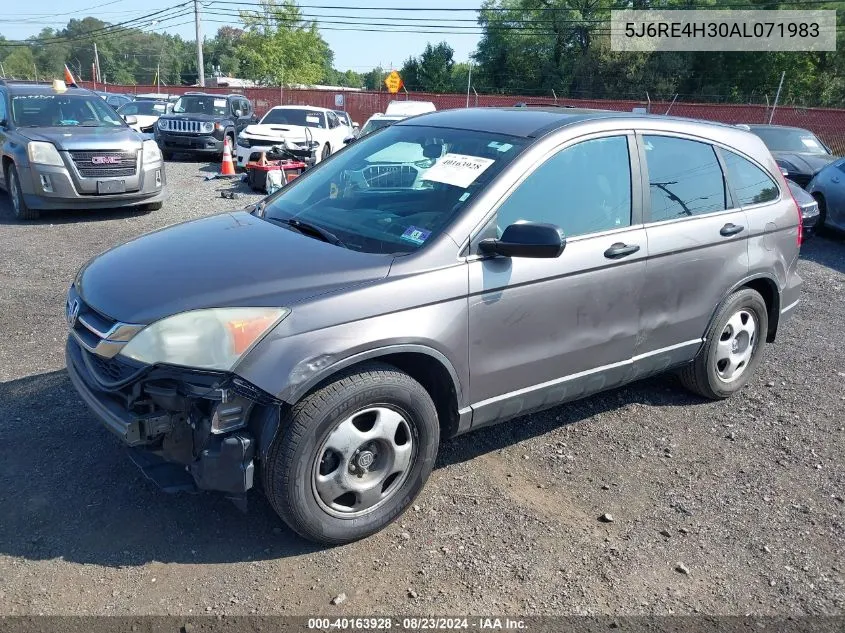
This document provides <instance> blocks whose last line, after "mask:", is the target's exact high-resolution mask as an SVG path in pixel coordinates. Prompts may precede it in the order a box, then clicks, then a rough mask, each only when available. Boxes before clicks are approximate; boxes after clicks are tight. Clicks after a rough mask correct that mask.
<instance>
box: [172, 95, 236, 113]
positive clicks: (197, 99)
mask: <svg viewBox="0 0 845 633" xmlns="http://www.w3.org/2000/svg"><path fill="white" fill-rule="evenodd" d="M173 111H174V112H176V113H177V114H181V113H183V112H187V113H189V114H211V115H214V116H227V115H228V114H229V109H228V101H226V99H225V97H224V98H222V99H221V98H220V97H213V96H210V95H190V96H185V97H179V100H178V101H177V102H176V105H174V106H173Z"/></svg>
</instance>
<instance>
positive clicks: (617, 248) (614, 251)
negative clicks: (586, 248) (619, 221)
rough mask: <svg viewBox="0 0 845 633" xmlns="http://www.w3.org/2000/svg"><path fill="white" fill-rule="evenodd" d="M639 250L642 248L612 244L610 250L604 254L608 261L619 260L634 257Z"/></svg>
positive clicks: (618, 243) (632, 245)
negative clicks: (629, 256)
mask: <svg viewBox="0 0 845 633" xmlns="http://www.w3.org/2000/svg"><path fill="white" fill-rule="evenodd" d="M638 250H640V247H639V246H638V245H637V244H623V243H622V242H616V243H615V244H611V246H610V248H608V249H607V250H606V251H605V252H604V256H605V257H607V258H608V259H619V258H621V257H627V256H628V255H633V254H634V253H636V252H637V251H638Z"/></svg>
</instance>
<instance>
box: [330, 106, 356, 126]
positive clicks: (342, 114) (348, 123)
mask: <svg viewBox="0 0 845 633" xmlns="http://www.w3.org/2000/svg"><path fill="white" fill-rule="evenodd" d="M334 113H335V114H336V115H337V118H338V119H340V122H341V123H342V124H343V125H346V126H347V127H352V120H351V119H350V118H349V115H348V114H347V113H346V112H343V111H342V110H335V111H334Z"/></svg>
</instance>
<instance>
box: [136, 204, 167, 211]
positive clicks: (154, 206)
mask: <svg viewBox="0 0 845 633" xmlns="http://www.w3.org/2000/svg"><path fill="white" fill-rule="evenodd" d="M163 206H164V202H150V203H149V204H144V205H141V211H143V212H144V213H149V212H150V211H159V210H160V209H161V208H162V207H163Z"/></svg>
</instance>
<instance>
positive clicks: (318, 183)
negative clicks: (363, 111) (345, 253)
mask: <svg viewBox="0 0 845 633" xmlns="http://www.w3.org/2000/svg"><path fill="white" fill-rule="evenodd" d="M525 142H526V141H525V139H521V138H512V137H510V136H505V135H502V134H491V133H486V132H471V131H467V130H456V129H441V128H430V127H422V126H410V125H398V126H393V127H391V128H389V129H387V130H384V131H383V132H380V133H379V134H375V135H373V136H370V137H369V138H366V139H363V140H360V141H358V142H355V143H353V144H352V145H349V146H347V147H346V148H345V149H344V150H343V151H342V152H340V153H338V154H337V155H336V156H333V157H332V158H331V159H330V160H329V161H327V162H325V163H322V164H320V165H317V166H316V167H315V168H313V170H311V171H310V172H306V175H304V176H303V177H300V178H297V179H296V180H294V181H293V182H292V183H291V184H290V185H287V186H285V187H283V188H282V189H281V190H280V191H279V193H278V194H276V195H275V196H274V197H271V198H269V199H268V201H267V205H266V207H265V210H264V217H265V219H267V220H269V221H274V220H276V221H281V223H284V222H285V221H286V220H290V219H292V218H296V219H297V220H299V221H300V222H303V223H308V224H312V225H315V226H317V227H319V228H322V229H325V230H326V231H329V232H330V233H333V234H334V235H335V236H336V237H337V238H338V239H339V240H340V241H341V242H342V243H343V246H344V247H346V248H349V249H352V250H357V251H362V252H367V253H383V254H388V253H389V254H406V253H410V252H413V251H415V250H417V249H418V248H420V247H421V246H423V245H424V244H425V242H426V241H427V240H430V239H431V238H432V237H434V236H436V235H437V234H438V233H439V232H440V231H441V230H443V228H445V227H446V225H447V224H448V223H449V222H450V221H451V220H452V219H453V218H454V217H455V216H457V215H458V214H459V213H460V212H461V210H462V209H463V208H464V207H465V206H466V205H467V204H469V203H470V202H471V201H472V200H473V199H474V198H475V197H477V196H478V194H479V192H480V191H481V190H483V189H484V187H486V186H487V184H488V183H489V182H490V181H492V180H493V179H494V178H495V177H496V175H497V174H498V173H499V172H500V171H501V170H502V169H503V168H504V167H505V166H506V165H507V164H508V163H510V162H511V161H512V160H513V159H514V157H515V156H516V155H517V154H519V152H520V151H521V150H522V148H523V147H524V145H525Z"/></svg>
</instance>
